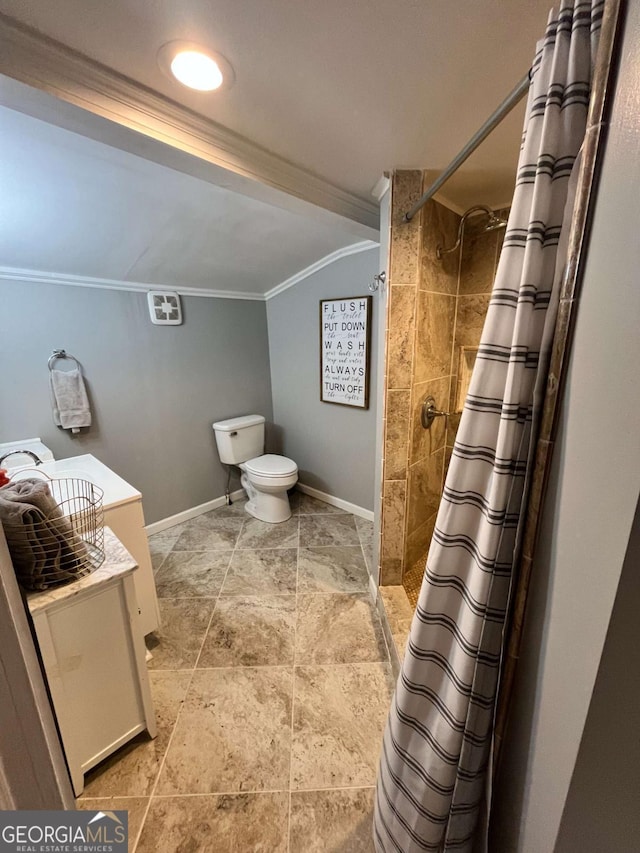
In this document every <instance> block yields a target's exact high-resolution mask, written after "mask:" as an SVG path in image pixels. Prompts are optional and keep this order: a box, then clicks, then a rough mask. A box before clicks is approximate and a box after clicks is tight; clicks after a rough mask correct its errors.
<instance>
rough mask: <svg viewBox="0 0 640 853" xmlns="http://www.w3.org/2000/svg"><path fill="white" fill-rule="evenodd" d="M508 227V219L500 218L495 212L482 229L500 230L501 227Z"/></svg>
mask: <svg viewBox="0 0 640 853" xmlns="http://www.w3.org/2000/svg"><path fill="white" fill-rule="evenodd" d="M506 227H507V220H506V219H500V217H499V216H496V215H495V213H494V214H493V215H492V216H491V218H490V219H489V221H488V222H487V224H486V225H485V226H484V228H483V229H482V230H483V231H499V230H500V229H501V228H506Z"/></svg>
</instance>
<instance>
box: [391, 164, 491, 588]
mask: <svg viewBox="0 0 640 853" xmlns="http://www.w3.org/2000/svg"><path fill="white" fill-rule="evenodd" d="M428 182H429V180H427V181H425V180H423V173H422V172H420V171H399V172H395V173H394V175H393V181H392V196H391V241H390V242H391V253H390V255H391V258H390V270H389V287H390V291H389V316H388V323H387V328H388V332H387V364H386V397H385V440H384V474H383V481H384V482H383V500H382V528H381V529H382V547H381V566H380V568H381V571H380V582H381V584H383V585H389V584H400V583H402V579H403V575H404V574H405V572H406V571H407V570H408V569H410V568H411V567H412V566H413V565H414V564H415V563H416V562H417V561H419V560H423V559H424V557H425V556H426V552H427V550H428V547H429V542H430V540H431V534H432V532H433V526H434V524H435V518H436V514H437V510H438V505H439V502H440V496H441V494H442V487H443V480H444V474H445V470H446V466H447V464H448V459H449V457H450V455H451V447H452V445H453V441H454V438H455V430H456V429H457V423H458V417H457V416H454V417H453V418H450V419H449V421H448V422H447V421H446V420H445V419H444V418H437V419H436V421H435V422H434V424H433V426H432V428H431V430H429V431H427V430H424V429H423V428H422V425H421V423H420V410H421V406H422V402H423V400H424V399H425V397H427V396H428V395H432V396H433V397H434V398H435V401H436V405H437V407H438V408H440V409H442V410H447V409H449V408H450V406H452V405H453V404H454V403H455V397H456V380H457V367H458V364H457V358H458V349H459V347H460V346H477V343H478V342H479V338H480V332H481V329H482V323H483V321H484V314H485V313H486V308H487V305H488V298H489V297H488V293H489V292H490V290H491V285H492V283H493V273H494V269H495V258H496V253H497V251H498V249H497V244H498V239H501V232H497V233H496V232H494V233H493V234H483V235H481V236H475V237H474V238H473V239H468V241H467V245H466V246H465V247H464V248H463V252H462V259H461V258H460V252H455V253H452V254H450V255H445V256H444V257H443V258H442V260H438V259H437V257H436V247H437V245H438V244H440V245H443V246H452V245H453V244H454V243H455V241H456V236H457V230H458V224H459V221H460V217H459V216H458V215H457V214H456V213H454V212H452V211H451V210H449V209H448V208H446V207H444V206H443V205H441V204H438V203H437V202H433V201H431V202H429V203H428V204H427V205H426V206H425V207H424V208H423V210H422V214H421V216H416V217H415V218H414V219H413V220H412V222H410V223H406V222H404V221H403V216H404V213H405V211H406V210H408V209H409V208H410V207H411V205H412V204H413V203H414V201H416V200H417V199H418V198H419V197H420V195H421V194H422V192H423V183H428ZM485 238H488V239H485Z"/></svg>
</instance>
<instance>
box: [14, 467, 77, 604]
mask: <svg viewBox="0 0 640 853" xmlns="http://www.w3.org/2000/svg"><path fill="white" fill-rule="evenodd" d="M0 522H2V526H3V528H4V532H5V536H6V538H7V545H8V547H9V553H10V554H11V560H12V562H13V565H14V568H15V571H16V575H17V576H18V580H19V581H20V582H21V583H22V585H23V586H24V587H26V588H27V589H47V588H48V587H49V586H52V585H54V584H58V583H63V582H65V581H67V580H72V579H73V578H76V577H78V576H79V575H82V574H84V573H85V568H86V565H87V548H86V545H85V543H84V542H83V541H82V539H81V538H80V537H79V536H78V535H77V534H76V533H75V532H74V530H73V527H72V525H71V523H70V522H69V520H68V519H67V518H65V516H64V515H63V514H62V512H61V510H60V508H59V507H58V505H57V503H56V501H55V499H54V497H53V495H52V494H51V491H50V489H49V486H48V485H47V483H45V482H43V481H42V480H38V479H36V478H35V477H30V478H27V479H24V480H17V481H14V482H11V483H9V484H8V485H6V486H2V488H0Z"/></svg>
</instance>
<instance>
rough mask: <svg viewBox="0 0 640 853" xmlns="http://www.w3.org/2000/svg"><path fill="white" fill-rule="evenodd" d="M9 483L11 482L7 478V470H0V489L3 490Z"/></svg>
mask: <svg viewBox="0 0 640 853" xmlns="http://www.w3.org/2000/svg"><path fill="white" fill-rule="evenodd" d="M9 482H11V481H10V480H9V478H8V477H7V469H6V468H0V488H2V486H6V485H7V483H9Z"/></svg>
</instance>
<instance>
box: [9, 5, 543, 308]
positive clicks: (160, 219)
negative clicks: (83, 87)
mask: <svg viewBox="0 0 640 853" xmlns="http://www.w3.org/2000/svg"><path fill="white" fill-rule="evenodd" d="M550 2H551V0H510V2H509V3H508V4H507V3H505V2H504V0H453V2H452V0H347V2H345V0H323V2H322V3H321V2H319V0H296V2H291V0H270V2H268V3H266V2H264V0H242V2H238V0H181V2H180V3H176V2H175V0H153V2H148V0H147V1H146V2H141V0H109V2H108V3H105V2H104V0H57V2H55V3H51V2H50V0H0V13H3V14H5V15H8V16H10V17H11V18H13V19H15V20H16V21H18V22H20V23H22V24H24V25H27V26H29V27H32V28H34V29H36V30H37V31H38V32H40V33H42V34H44V35H46V36H48V37H50V38H52V39H55V40H56V41H58V42H60V43H62V44H63V45H66V46H67V47H69V48H72V49H74V50H76V51H78V52H80V53H82V54H84V55H85V56H86V57H89V58H90V59H91V60H93V61H95V62H99V63H102V64H103V65H105V66H107V67H108V68H110V69H113V70H114V71H116V72H118V73H119V74H122V75H125V76H126V77H127V78H129V80H131V81H134V82H135V83H136V84H140V86H143V87H147V89H148V90H151V91H152V92H155V93H158V94H159V95H160V96H163V97H165V98H167V99H170V100H171V101H172V102H175V103H179V104H180V105H182V106H184V107H186V108H188V109H189V110H192V111H194V113H196V114H198V115H199V116H202V117H204V118H205V119H207V120H209V121H210V122H214V123H215V126H216V127H218V128H220V129H222V130H223V131H224V132H230V133H232V134H234V135H235V136H233V137H232V139H233V138H235V139H236V140H237V141H238V144H239V145H241V144H243V141H244V140H246V141H248V142H250V143H252V144H253V145H255V146H257V148H256V149H255V150H257V151H259V152H262V151H266V152H271V153H272V154H273V155H274V156H276V157H277V158H280V160H279V162H283V163H289V164H293V166H292V167H299V169H301V170H304V173H305V174H307V175H309V176H310V181H320V182H322V181H324V182H326V186H327V187H332V188H337V191H338V192H344V193H348V194H351V195H350V197H351V198H356V199H361V200H365V203H366V204H368V205H369V206H371V204H372V202H373V199H372V196H371V192H372V189H373V187H374V185H375V184H376V183H377V182H378V181H379V179H380V178H381V176H382V175H383V173H384V172H388V171H390V170H392V169H394V168H420V169H429V170H433V171H434V173H437V172H438V171H441V170H442V169H443V168H444V167H445V166H446V165H447V164H448V162H449V161H450V160H451V159H452V158H453V156H455V154H456V153H457V152H458V150H459V149H460V148H461V147H462V146H463V145H464V144H465V142H466V141H467V140H468V139H469V137H470V136H471V135H472V134H473V133H474V131H475V130H476V129H477V128H478V127H479V125H480V124H482V122H483V121H484V120H485V119H486V118H487V116H488V115H489V114H490V113H491V112H492V111H493V110H494V108H495V107H496V106H497V104H498V103H499V102H500V101H501V100H502V99H503V98H504V97H505V96H506V95H507V94H508V93H509V91H510V90H511V89H512V88H513V87H514V86H515V85H516V83H517V82H518V81H519V80H520V79H521V78H522V77H523V76H524V74H526V72H527V69H528V67H529V63H530V61H531V58H532V56H533V53H534V51H535V43H536V41H537V39H538V38H540V37H541V35H542V33H543V31H544V26H545V22H546V18H547V15H548V9H549V6H550ZM175 39H184V40H189V41H195V42H199V43H200V44H202V45H203V46H204V47H208V48H210V49H212V50H215V51H218V52H220V53H222V54H223V55H224V56H225V57H226V58H227V59H228V60H229V61H230V62H231V64H232V65H233V67H234V70H235V77H236V79H235V83H234V85H233V86H232V87H230V88H229V89H228V90H225V91H221V92H219V93H209V94H203V93H196V92H192V91H190V90H188V89H186V88H184V87H182V86H180V85H179V84H178V83H173V82H172V81H171V80H169V79H168V78H167V77H166V76H165V75H164V74H163V73H162V71H161V70H160V68H159V65H158V63H157V52H158V50H159V48H160V47H161V46H162V45H163V44H165V43H166V42H168V41H171V40H175ZM5 70H6V69H5ZM6 73H8V74H11V76H16V77H18V78H20V75H19V74H15V75H14V74H13V71H12V70H11V69H9V70H8V71H7V72H6ZM22 79H24V78H22ZM10 82H13V83H15V85H16V86H18V87H19V86H22V85H23V84H21V83H20V84H18V83H16V82H15V81H10ZM2 89H3V91H4V90H6V89H7V87H6V86H4V87H2ZM141 91H142V90H141ZM23 96H24V98H23ZM38 98H39V103H38V105H37V109H35V108H34V103H35V100H38ZM47 99H48V100H47ZM0 101H1V102H2V103H4V104H5V105H8V106H10V107H13V110H5V112H4V113H3V115H2V117H1V121H2V136H1V139H0V144H1V145H2V152H1V156H2V159H3V160H4V163H3V166H6V167H5V168H3V173H2V175H1V178H2V182H3V191H2V194H1V196H2V197H1V198H0V204H4V205H5V211H0V213H3V214H4V218H5V222H8V223H9V227H8V228H7V229H5V231H4V233H3V235H2V237H1V240H2V242H1V243H0V264H2V265H5V266H11V267H26V268H29V269H43V270H44V269H46V270H51V271H55V272H64V273H67V274H70V275H80V276H83V275H84V276H96V277H99V278H102V279H114V280H122V281H136V282H142V283H149V284H158V285H163V284H164V285H167V286H177V285H178V284H180V283H181V284H182V285H183V286H185V287H192V288H200V289H202V288H206V289H211V290H216V291H230V292H234V293H238V294H240V293H253V294H258V295H259V294H264V293H266V292H268V291H269V290H270V289H272V288H273V287H275V286H277V285H278V284H279V283H281V282H282V281H285V280H287V279H288V278H289V277H291V276H294V275H295V274H296V273H297V272H298V271H300V270H301V269H302V268H304V267H306V266H309V265H310V264H313V263H315V262H317V261H319V260H320V259H321V258H322V257H324V256H326V255H329V254H331V253H334V252H340V251H341V250H342V249H343V248H344V247H345V246H349V245H351V244H353V243H354V242H357V241H361V240H362V238H363V237H371V236H374V235H375V231H374V230H373V229H372V228H371V223H370V221H369V222H368V223H366V227H364V229H363V228H361V229H360V230H358V228H357V227H355V226H356V225H357V223H356V222H347V221H346V220H345V217H344V216H342V217H341V216H337V215H335V216H334V215H333V214H332V213H329V212H327V210H324V211H323V212H322V215H318V214H317V212H315V210H314V205H313V204H311V203H309V204H306V205H305V204H304V194H303V193H299V194H298V199H297V200H292V201H290V202H289V201H283V195H284V194H283V193H282V192H281V193H280V194H279V195H278V194H277V193H275V194H274V193H272V194H271V195H269V194H266V195H265V193H264V192H263V189H264V188H262V189H260V188H259V187H258V184H259V183H260V182H259V181H255V180H254V181H250V180H247V179H245V180H244V182H243V183H238V181H236V182H235V183H234V182H233V181H232V180H230V179H228V178H226V177H225V176H224V175H223V174H222V172H223V170H218V172H216V173H215V176H212V174H213V173H206V174H205V173H204V172H203V173H202V174H200V171H199V169H198V167H197V166H196V165H194V163H195V161H196V160H197V158H193V157H191V158H187V159H189V162H188V163H187V162H186V160H185V158H184V157H183V158H182V160H181V161H180V162H178V160H177V159H176V158H177V157H178V154H177V153H176V154H175V156H174V157H170V156H168V155H167V154H166V152H164V153H163V152H162V151H160V148H164V149H166V148H167V146H159V145H156V148H155V149H154V148H153V144H152V140H146V142H145V143H144V144H142V143H136V142H133V141H132V140H131V136H132V134H131V133H129V137H127V138H125V136H124V135H123V134H124V131H123V130H122V129H121V130H120V131H119V132H118V134H116V133H115V131H113V130H112V129H111V128H110V126H109V125H110V123H109V122H105V121H104V119H102V118H100V119H98V118H97V117H96V116H92V117H90V116H86V118H79V117H78V115H79V114H80V113H81V112H83V111H81V110H78V108H77V106H71V104H63V103H61V102H59V101H56V100H55V99H53V98H52V97H51V96H50V95H46V94H44V93H43V92H39V93H38V97H35V96H34V95H33V94H28V93H27V87H24V86H23V91H22V93H21V92H20V90H19V89H15V88H14V89H13V90H12V92H11V97H10V98H8V99H7V98H2V99H0ZM23 101H24V103H23ZM27 101H31V102H32V103H31V106H30V107H28V106H25V103H26V102H27ZM76 103H77V102H76ZM522 111H523V106H522V105H521V106H520V107H519V108H516V110H514V111H513V112H512V113H511V115H510V116H509V117H507V119H505V120H504V121H503V122H502V123H501V124H500V126H499V127H498V128H497V129H496V130H495V131H494V132H493V133H492V134H491V136H490V137H489V138H488V139H487V140H486V141H485V142H484V143H483V145H482V146H481V147H480V148H479V149H478V151H477V152H476V153H475V154H474V155H472V157H471V158H470V159H469V160H468V161H467V163H466V164H465V165H464V166H463V167H462V168H461V169H460V170H459V171H458V172H457V173H456V175H454V177H453V178H452V179H451V180H450V181H449V182H447V184H446V185H445V187H444V188H443V190H442V191H441V193H440V194H439V198H440V199H441V200H443V201H444V202H445V203H447V204H449V205H450V206H451V207H453V208H454V209H457V210H459V211H462V210H464V209H466V208H467V207H469V206H470V205H471V204H477V203H485V204H490V205H492V206H496V207H497V206H502V205H504V204H507V203H508V202H509V200H510V198H511V195H512V190H513V180H514V174H515V167H516V161H517V155H518V149H519V140H520V132H521V127H522ZM21 113H31V115H25V114H21ZM33 116H38V117H39V118H46V119H47V120H46V121H38V120H37V119H36V118H33ZM63 117H64V120H63ZM57 124H59V125H62V126H61V127H56V126H55V125H57ZM70 131H75V133H73V132H70ZM135 135H137V136H139V134H135ZM116 137H117V138H116ZM105 143H109V144H105ZM154 144H155V143H154ZM154 161H155V162H154ZM251 184H253V185H254V186H250V185H251ZM6 187H9V189H10V191H11V194H10V195H7V192H6V191H5V188H6ZM308 201H309V202H315V201H316V199H315V198H311V197H309V198H308ZM294 202H295V203H294ZM124 210H126V211H127V214H128V217H127V219H128V221H129V222H133V223H135V224H134V226H133V227H129V226H127V227H123V224H122V220H121V219H120V220H119V219H118V216H117V214H118V212H122V211H124ZM354 218H357V217H354ZM360 221H361V222H364V220H360ZM118 223H119V224H118ZM178 279H179V281H178Z"/></svg>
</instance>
